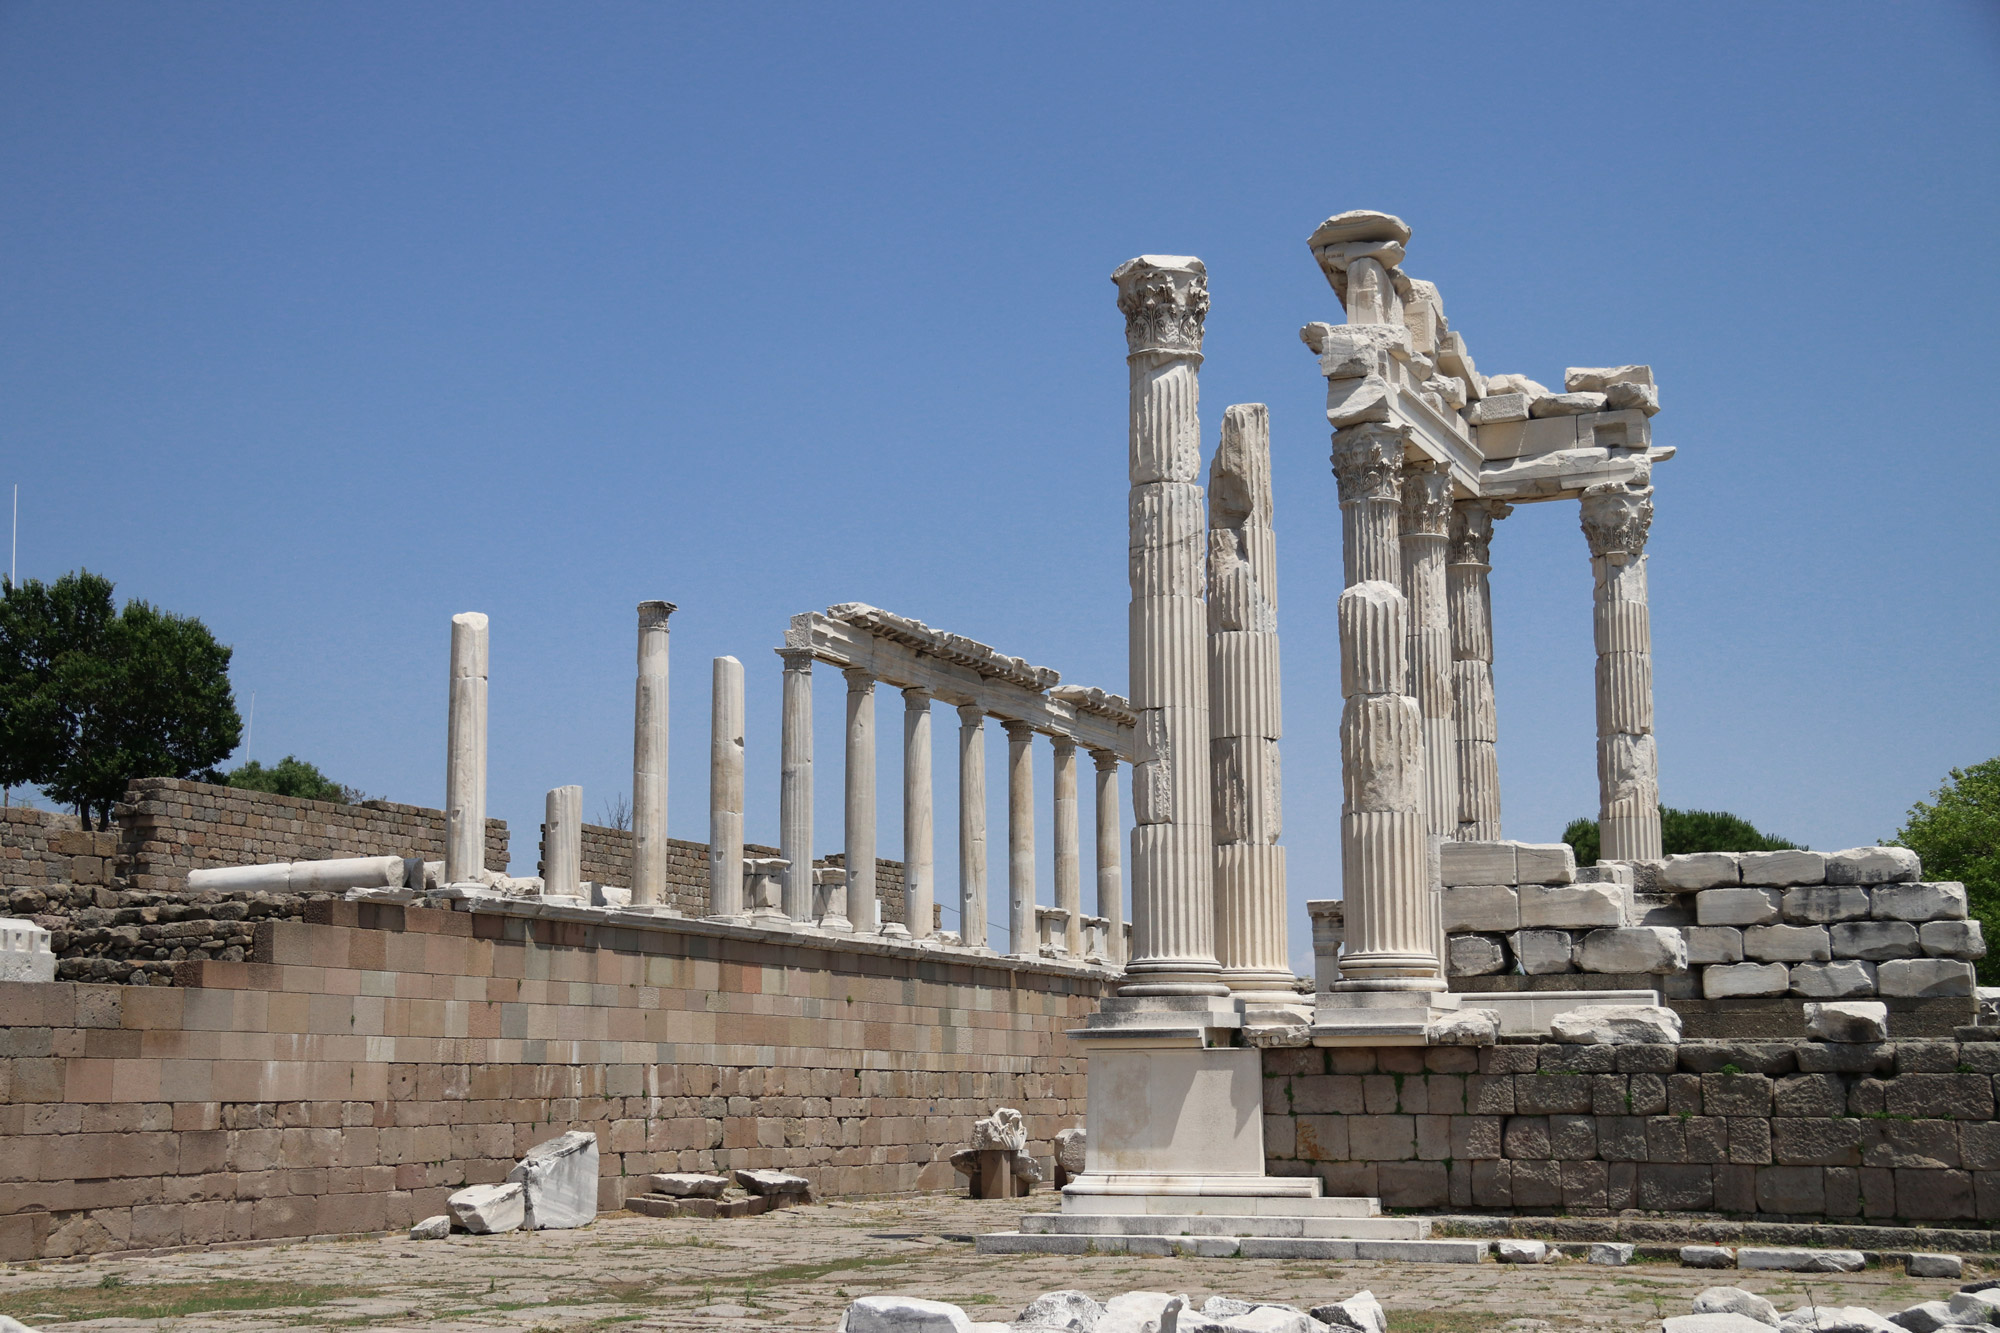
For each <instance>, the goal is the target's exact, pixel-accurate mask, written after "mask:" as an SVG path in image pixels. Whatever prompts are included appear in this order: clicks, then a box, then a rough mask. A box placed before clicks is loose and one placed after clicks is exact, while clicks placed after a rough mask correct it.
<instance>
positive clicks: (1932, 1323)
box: [1889, 1254, 1967, 1333]
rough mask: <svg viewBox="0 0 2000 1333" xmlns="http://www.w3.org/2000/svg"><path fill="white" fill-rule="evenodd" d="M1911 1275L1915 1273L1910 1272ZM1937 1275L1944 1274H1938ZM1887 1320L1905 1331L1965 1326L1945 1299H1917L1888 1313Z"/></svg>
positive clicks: (1926, 1331)
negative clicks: (1901, 1308) (1910, 1304)
mask: <svg viewBox="0 0 2000 1333" xmlns="http://www.w3.org/2000/svg"><path fill="white" fill-rule="evenodd" d="M1917 1257H1918V1256H1917V1255H1914V1254H1913V1255H1911V1256H1910V1258H1912V1259H1915V1258H1917ZM1946 1257H1949V1256H1946ZM1911 1276H1916V1275H1915V1274H1912V1275H1911ZM1939 1276H1945V1275H1944V1274H1939ZM1951 1276H1956V1274H1952V1275H1951ZM1889 1322H1890V1323H1892V1324H1894V1325H1896V1326H1897V1327H1898V1328H1901V1329H1904V1330H1906V1333H1938V1330H1940V1329H1944V1328H1949V1327H1951V1326H1953V1325H1957V1326H1958V1327H1959V1328H1961V1329H1963V1328H1966V1327H1967V1326H1966V1325H1964V1324H1959V1323H1958V1318H1957V1316H1956V1315H1954V1314H1952V1312H1951V1306H1950V1304H1949V1303H1948V1302H1945V1301H1919V1302H1918V1303H1917V1304H1915V1305H1912V1306H1911V1307H1910V1308H1909V1309H1907V1310H1902V1311H1899V1312H1897V1313H1896V1314H1892V1315H1890V1316H1889Z"/></svg>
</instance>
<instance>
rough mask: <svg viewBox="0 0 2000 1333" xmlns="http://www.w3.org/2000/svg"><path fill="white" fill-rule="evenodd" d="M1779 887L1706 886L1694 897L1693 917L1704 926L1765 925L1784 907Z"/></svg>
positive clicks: (1773, 919)
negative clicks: (1735, 887)
mask: <svg viewBox="0 0 2000 1333" xmlns="http://www.w3.org/2000/svg"><path fill="white" fill-rule="evenodd" d="M1783 901H1784V900H1783V898H1782V896H1781V895H1780V894H1779V893H1778V891H1777V890H1776V889H1705V890H1703V891H1702V892H1700V893H1697V894H1695V896H1694V919H1695V920H1696V921H1697V922H1698V923H1700V924H1701V925H1704V926H1763V925H1769V924H1770V923H1771V922H1773V921H1776V920H1777V919H1778V917H1779V916H1780V914H1781V912H1782V910H1783Z"/></svg>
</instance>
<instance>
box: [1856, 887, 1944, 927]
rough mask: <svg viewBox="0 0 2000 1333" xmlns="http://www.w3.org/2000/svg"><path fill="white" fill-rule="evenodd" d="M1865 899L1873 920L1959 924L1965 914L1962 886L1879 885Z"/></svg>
mask: <svg viewBox="0 0 2000 1333" xmlns="http://www.w3.org/2000/svg"><path fill="white" fill-rule="evenodd" d="M1868 898H1869V908H1870V911H1869V914H1870V915H1871V916H1873V917H1874V918H1875V919H1876V920H1877V921H1963V920H1965V919H1966V915H1967V903H1966V898H1965V886H1964V885H1963V884H1883V885H1879V886H1877V887H1876V888H1875V889H1874V890H1873V891H1872V892H1870V893H1869V895H1868Z"/></svg>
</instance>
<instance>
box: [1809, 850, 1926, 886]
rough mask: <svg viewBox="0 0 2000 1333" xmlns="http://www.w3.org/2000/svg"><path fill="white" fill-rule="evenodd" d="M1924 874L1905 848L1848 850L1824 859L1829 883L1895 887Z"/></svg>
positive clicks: (1915, 858) (1918, 862) (1921, 864)
mask: <svg viewBox="0 0 2000 1333" xmlns="http://www.w3.org/2000/svg"><path fill="white" fill-rule="evenodd" d="M1922 873H1923V863H1922V862H1920V861H1918V860H1917V854H1916V853H1915V852H1913V851H1911V850H1910V849H1909V848H1907V847H1851V848H1849V849H1848V850H1846V851H1844V852H1833V853H1831V854H1830V855H1828V857H1827V858H1826V882H1827V883H1829V884H1898V883H1902V882H1904V881H1906V880H1913V879H1915V878H1917V876H1919V875H1921V874H1922Z"/></svg>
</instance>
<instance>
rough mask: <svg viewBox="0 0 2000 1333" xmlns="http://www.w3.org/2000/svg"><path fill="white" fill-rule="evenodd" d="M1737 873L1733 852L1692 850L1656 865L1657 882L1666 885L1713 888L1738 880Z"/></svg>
mask: <svg viewBox="0 0 2000 1333" xmlns="http://www.w3.org/2000/svg"><path fill="white" fill-rule="evenodd" d="M1740 874H1741V872H1740V871H1739V870H1738V868H1737V863H1736V854H1735V853H1734V852H1694V853H1692V854H1690V855H1687V856H1670V857H1668V858H1667V860H1666V864H1665V865H1663V866H1662V867H1661V868H1660V883H1661V884H1663V885H1665V886H1666V887H1667V888H1670V889H1713V888H1719V887H1722V886H1723V885H1732V884H1740V883H1742V882H1743V881H1742V879H1741V878H1740ZM1720 924H1724V925H1727V924H1732V923H1729V922H1723V923H1720Z"/></svg>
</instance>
